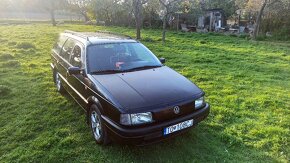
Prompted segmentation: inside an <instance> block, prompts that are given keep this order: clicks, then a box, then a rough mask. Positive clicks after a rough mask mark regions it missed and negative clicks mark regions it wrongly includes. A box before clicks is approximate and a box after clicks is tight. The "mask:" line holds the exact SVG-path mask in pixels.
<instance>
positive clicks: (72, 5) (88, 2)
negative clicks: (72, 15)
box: [67, 0, 93, 22]
mask: <svg viewBox="0 0 290 163" xmlns="http://www.w3.org/2000/svg"><path fill="white" fill-rule="evenodd" d="M67 1H68V9H69V10H71V11H73V12H77V13H79V14H81V15H82V16H83V17H84V19H85V22H88V21H90V17H89V12H90V11H91V10H92V2H93V1H92V0H67Z"/></svg>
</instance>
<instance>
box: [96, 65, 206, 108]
mask: <svg viewBox="0 0 290 163" xmlns="http://www.w3.org/2000/svg"><path fill="white" fill-rule="evenodd" d="M93 78H94V79H95V80H97V81H98V83H100V84H101V85H102V86H103V88H104V89H106V92H108V93H109V94H110V95H109V96H111V99H113V100H116V101H115V102H117V103H118V104H120V105H121V106H122V107H123V108H124V109H125V110H133V109H138V108H146V107H152V106H156V105H166V104H170V103H174V102H178V101H182V100H189V99H192V100H194V99H195V98H198V96H201V94H203V92H202V90H201V89H199V88H198V87H197V86H196V85H195V84H193V83H192V82H191V81H189V80H188V79H186V78H185V77H184V76H182V75H180V74H179V73H177V72H175V71H174V70H172V69H170V68H169V67H166V66H163V67H160V68H155V69H147V70H140V71H134V72H125V73H117V74H104V75H93ZM112 102H113V103H114V101H112Z"/></svg>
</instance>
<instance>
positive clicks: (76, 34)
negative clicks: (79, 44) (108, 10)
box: [64, 30, 90, 41]
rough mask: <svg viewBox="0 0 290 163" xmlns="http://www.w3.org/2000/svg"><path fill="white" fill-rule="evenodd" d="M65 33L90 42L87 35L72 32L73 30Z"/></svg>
mask: <svg viewBox="0 0 290 163" xmlns="http://www.w3.org/2000/svg"><path fill="white" fill-rule="evenodd" d="M64 33H70V34H72V35H75V36H79V37H82V38H84V39H86V40H87V41H90V40H89V37H88V36H86V35H84V34H82V33H80V32H75V31H71V30H65V31H64Z"/></svg>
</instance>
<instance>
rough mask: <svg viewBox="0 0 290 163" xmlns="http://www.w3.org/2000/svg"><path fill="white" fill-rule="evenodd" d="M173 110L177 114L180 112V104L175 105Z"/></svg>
mask: <svg viewBox="0 0 290 163" xmlns="http://www.w3.org/2000/svg"><path fill="white" fill-rule="evenodd" d="M173 111H174V113H175V114H179V112H180V109H179V106H174V108H173Z"/></svg>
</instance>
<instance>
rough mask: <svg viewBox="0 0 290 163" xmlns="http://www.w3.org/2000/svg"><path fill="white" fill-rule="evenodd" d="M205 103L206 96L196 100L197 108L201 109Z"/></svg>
mask: <svg viewBox="0 0 290 163" xmlns="http://www.w3.org/2000/svg"><path fill="white" fill-rule="evenodd" d="M203 105H204V97H201V98H199V99H197V100H195V109H200V108H201V107H203Z"/></svg>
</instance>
